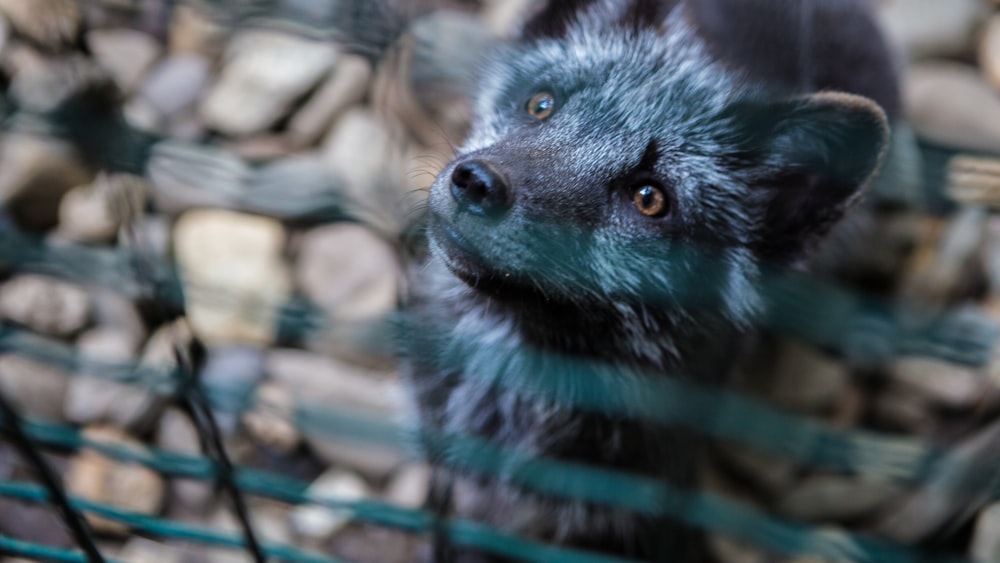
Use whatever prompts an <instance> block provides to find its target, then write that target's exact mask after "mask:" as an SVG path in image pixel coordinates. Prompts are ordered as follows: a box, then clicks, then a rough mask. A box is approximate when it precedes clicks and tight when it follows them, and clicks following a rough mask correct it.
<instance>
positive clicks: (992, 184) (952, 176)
mask: <svg viewBox="0 0 1000 563" xmlns="http://www.w3.org/2000/svg"><path fill="white" fill-rule="evenodd" d="M947 182H948V187H947V190H948V191H947V194H948V197H949V198H951V199H953V200H955V201H957V202H958V203H960V204H966V205H977V206H987V207H990V208H992V209H997V208H998V207H1000V159H996V158H989V157H974V156H963V155H958V156H955V157H953V158H952V159H951V160H950V161H949V162H948V179H947Z"/></svg>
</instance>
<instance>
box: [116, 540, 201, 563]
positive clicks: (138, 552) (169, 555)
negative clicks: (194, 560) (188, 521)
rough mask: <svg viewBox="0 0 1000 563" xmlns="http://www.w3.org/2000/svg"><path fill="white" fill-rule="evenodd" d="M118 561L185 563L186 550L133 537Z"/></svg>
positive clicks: (123, 549)
mask: <svg viewBox="0 0 1000 563" xmlns="http://www.w3.org/2000/svg"><path fill="white" fill-rule="evenodd" d="M117 559H119V560H121V561H128V562H129V563H185V561H186V559H185V558H184V550H181V549H178V548H176V547H173V546H170V545H167V544H163V543H159V542H155V541H152V540H148V539H146V538H142V537H138V536H136V537H133V538H132V539H130V540H128V542H127V543H126V544H125V545H124V547H122V549H121V551H120V552H119V553H118V557H117Z"/></svg>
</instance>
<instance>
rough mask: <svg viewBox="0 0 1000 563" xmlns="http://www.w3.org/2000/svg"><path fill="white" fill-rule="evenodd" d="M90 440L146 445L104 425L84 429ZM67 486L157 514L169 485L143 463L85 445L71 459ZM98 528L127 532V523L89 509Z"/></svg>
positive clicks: (74, 492) (89, 496)
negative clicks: (105, 453)
mask: <svg viewBox="0 0 1000 563" xmlns="http://www.w3.org/2000/svg"><path fill="white" fill-rule="evenodd" d="M83 437H84V439H86V440H90V441H94V442H97V443H105V444H108V445H113V446H117V447H124V448H134V449H136V450H141V449H143V447H144V446H143V445H142V444H141V443H139V442H138V441H137V440H135V439H133V438H130V437H129V436H127V435H126V434H124V433H123V432H121V431H120V430H118V429H115V428H112V427H108V426H103V427H90V428H87V429H85V430H84V431H83ZM66 489H67V490H68V492H69V493H70V494H72V495H76V496H79V497H81V498H84V499H86V500H89V501H93V502H98V503H102V504H108V505H110V506H113V507H116V508H120V509H122V510H127V511H130V512H136V513H139V514H145V515H154V514H156V513H157V512H158V511H159V510H160V507H161V505H162V504H163V499H164V492H165V486H164V482H163V478H162V477H160V475H159V474H158V473H157V472H155V471H153V470H151V469H147V468H145V467H143V466H141V465H137V464H133V463H122V462H118V461H115V460H113V459H111V458H108V457H105V456H104V455H101V454H100V453H99V452H97V451H96V450H94V449H92V448H90V447H86V446H85V447H83V448H82V449H81V451H80V452H79V453H78V454H77V455H76V456H75V457H74V458H73V459H72V461H71V462H70V466H69V470H68V472H67V475H66ZM85 516H86V518H87V520H88V521H89V522H90V524H91V526H93V527H94V529H95V530H96V531H98V532H102V533H107V534H114V535H125V534H126V533H128V528H127V526H125V525H124V524H122V523H120V522H117V521H112V520H109V519H106V518H102V517H100V516H96V515H93V514H90V513H85Z"/></svg>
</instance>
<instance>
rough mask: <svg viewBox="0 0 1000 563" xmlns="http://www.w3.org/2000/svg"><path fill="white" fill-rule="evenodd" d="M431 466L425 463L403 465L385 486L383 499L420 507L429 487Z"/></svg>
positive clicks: (401, 505) (396, 504)
mask: <svg viewBox="0 0 1000 563" xmlns="http://www.w3.org/2000/svg"><path fill="white" fill-rule="evenodd" d="M430 480H431V468H430V466H429V465H427V464H425V463H411V464H407V465H404V466H403V467H401V468H400V469H399V471H397V472H396V473H395V475H393V476H392V479H391V480H390V481H389V484H388V485H386V488H385V495H384V496H385V500H386V501H388V502H390V503H392V505H394V506H399V507H403V508H414V509H416V508H421V507H423V505H424V503H425V502H426V501H427V491H428V490H429V489H430Z"/></svg>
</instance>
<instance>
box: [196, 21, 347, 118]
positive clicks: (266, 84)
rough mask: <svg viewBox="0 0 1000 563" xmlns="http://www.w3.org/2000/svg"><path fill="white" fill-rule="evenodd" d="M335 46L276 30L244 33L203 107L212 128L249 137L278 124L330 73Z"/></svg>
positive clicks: (233, 44) (231, 49)
mask: <svg viewBox="0 0 1000 563" xmlns="http://www.w3.org/2000/svg"><path fill="white" fill-rule="evenodd" d="M336 56H337V51H336V49H335V48H334V47H333V45H332V44H328V43H321V42H318V41H310V40H307V39H301V38H298V37H295V36H293V35H288V34H284V33H279V32H274V31H262V30H258V31H245V32H242V33H240V34H239V35H237V36H236V37H235V38H234V39H233V40H232V41H231V42H230V45H229V50H228V53H227V57H226V59H227V60H226V62H225V64H224V67H223V69H222V72H221V75H220V76H219V79H218V81H217V82H216V83H215V85H214V86H213V87H212V89H211V90H210V91H209V92H208V94H207V95H206V97H205V99H204V100H203V101H202V103H201V107H200V113H201V117H202V119H203V120H204V122H205V123H206V124H207V125H208V126H209V127H210V128H212V129H215V130H218V131H220V132H222V133H224V134H226V135H231V136H236V137H239V136H246V135H251V134H253V133H258V132H260V131H263V130H264V129H267V128H269V127H271V126H272V125H274V124H275V123H276V122H277V121H278V120H279V119H281V118H282V117H284V116H285V115H287V113H288V111H289V110H290V109H291V106H292V104H293V103H294V102H295V101H296V100H297V99H299V98H300V97H302V96H303V95H304V94H305V93H306V92H308V91H309V90H310V89H311V88H313V87H314V86H315V85H316V84H317V83H319V81H320V80H321V79H322V78H323V76H324V75H325V74H326V73H327V72H328V71H329V70H330V68H331V66H332V65H333V62H334V60H335V59H336Z"/></svg>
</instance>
